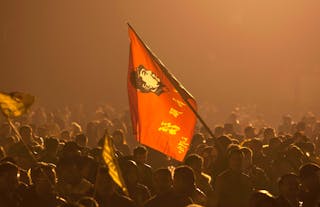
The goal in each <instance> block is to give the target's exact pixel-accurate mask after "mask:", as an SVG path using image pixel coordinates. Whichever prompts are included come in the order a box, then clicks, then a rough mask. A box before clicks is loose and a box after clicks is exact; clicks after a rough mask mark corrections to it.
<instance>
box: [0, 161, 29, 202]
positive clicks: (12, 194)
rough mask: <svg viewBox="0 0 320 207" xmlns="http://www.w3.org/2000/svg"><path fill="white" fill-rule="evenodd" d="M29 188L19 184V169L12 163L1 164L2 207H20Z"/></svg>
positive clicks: (0, 199)
mask: <svg viewBox="0 0 320 207" xmlns="http://www.w3.org/2000/svg"><path fill="white" fill-rule="evenodd" d="M26 188H27V186H26V185H25V184H23V183H20V182H19V168H18V166H17V165H15V164H13V163H10V162H3V163H1V164H0V205H1V206H4V207H19V206H21V204H22V202H23V200H22V197H23V194H24V193H25V190H26Z"/></svg>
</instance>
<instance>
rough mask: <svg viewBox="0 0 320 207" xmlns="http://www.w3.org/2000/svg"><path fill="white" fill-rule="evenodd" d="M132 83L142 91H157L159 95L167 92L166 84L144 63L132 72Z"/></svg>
mask: <svg viewBox="0 0 320 207" xmlns="http://www.w3.org/2000/svg"><path fill="white" fill-rule="evenodd" d="M130 80H131V83H132V85H133V86H134V87H135V88H136V89H138V90H139V91H140V92H142V93H150V92H152V93H155V94H157V95H158V96H159V95H161V93H163V92H165V85H164V84H163V83H162V82H161V80H160V78H159V77H158V76H157V75H156V74H155V73H154V72H152V71H151V70H148V69H147V68H145V67H144V66H143V65H139V66H138V67H137V68H136V69H135V70H134V71H132V72H131V74H130Z"/></svg>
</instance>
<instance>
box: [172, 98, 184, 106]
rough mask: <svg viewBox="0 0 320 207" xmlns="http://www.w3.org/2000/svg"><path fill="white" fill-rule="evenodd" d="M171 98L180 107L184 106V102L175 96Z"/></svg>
mask: <svg viewBox="0 0 320 207" xmlns="http://www.w3.org/2000/svg"><path fill="white" fill-rule="evenodd" d="M172 100H173V101H174V102H176V103H177V104H178V106H179V107H180V108H181V107H184V106H185V105H186V104H185V103H183V102H182V101H180V100H178V99H175V98H172Z"/></svg>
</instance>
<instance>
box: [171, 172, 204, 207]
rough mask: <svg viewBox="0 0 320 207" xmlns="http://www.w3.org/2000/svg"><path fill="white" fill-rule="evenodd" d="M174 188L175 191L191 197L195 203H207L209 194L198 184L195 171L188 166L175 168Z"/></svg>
mask: <svg viewBox="0 0 320 207" xmlns="http://www.w3.org/2000/svg"><path fill="white" fill-rule="evenodd" d="M173 188H174V191H175V193H177V194H178V195H181V196H185V197H190V198H191V199H192V201H193V202H194V203H195V204H199V205H206V204H207V196H206V195H205V194H204V193H203V192H202V191H201V190H200V189H199V188H197V186H196V181H195V177H194V172H193V170H192V168H190V167H188V166H179V167H177V168H175V170H174V175H173Z"/></svg>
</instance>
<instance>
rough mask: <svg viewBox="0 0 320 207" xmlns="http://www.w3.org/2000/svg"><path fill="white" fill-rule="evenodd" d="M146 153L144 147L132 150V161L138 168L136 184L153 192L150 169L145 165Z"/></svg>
mask: <svg viewBox="0 0 320 207" xmlns="http://www.w3.org/2000/svg"><path fill="white" fill-rule="evenodd" d="M147 159H148V151H147V148H146V147H144V146H138V147H136V148H135V149H134V150H133V160H134V161H135V162H136V164H137V168H138V182H139V183H141V184H143V185H145V186H147V187H148V188H149V190H150V191H151V192H153V185H152V168H151V166H150V165H147V164H146V162H147Z"/></svg>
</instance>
